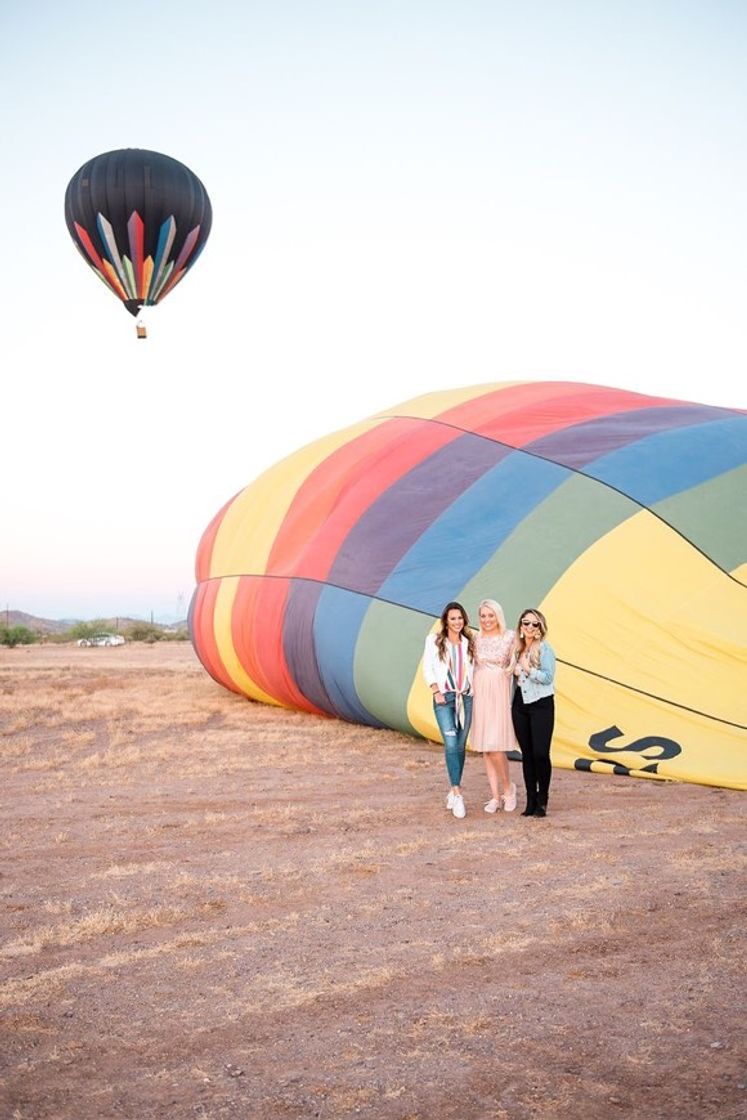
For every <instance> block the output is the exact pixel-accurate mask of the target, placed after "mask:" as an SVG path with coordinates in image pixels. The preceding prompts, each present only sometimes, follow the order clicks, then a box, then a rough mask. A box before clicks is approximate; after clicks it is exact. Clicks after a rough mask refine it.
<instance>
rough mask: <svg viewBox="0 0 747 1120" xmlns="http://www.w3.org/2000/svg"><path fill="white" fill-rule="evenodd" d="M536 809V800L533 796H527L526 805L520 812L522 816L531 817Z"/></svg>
mask: <svg viewBox="0 0 747 1120" xmlns="http://www.w3.org/2000/svg"><path fill="white" fill-rule="evenodd" d="M536 811H537V800H536V798H534V797H529V796H527V807H526V809H525V810H524V812H523V813H522V814H521V815H522V817H533V816H534V814H535V812H536Z"/></svg>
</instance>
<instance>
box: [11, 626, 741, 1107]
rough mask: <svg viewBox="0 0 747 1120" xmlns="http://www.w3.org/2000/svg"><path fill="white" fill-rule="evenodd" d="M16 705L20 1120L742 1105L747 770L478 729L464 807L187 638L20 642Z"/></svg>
mask: <svg viewBox="0 0 747 1120" xmlns="http://www.w3.org/2000/svg"><path fill="white" fill-rule="evenodd" d="M0 729H1V737H0V743H1V744H2V764H3V796H2V833H1V838H2V846H3V856H2V862H1V864H0V870H1V878H0V891H1V893H2V928H1V932H2V948H1V949H0V970H1V971H0V1116H2V1117H3V1120H5V1118H7V1120H47V1118H49V1120H52V1118H54V1120H108V1118H110V1117H111V1118H115V1117H126V1118H130V1120H150V1118H155V1117H158V1118H160V1117H168V1118H169V1120H186V1118H194V1117H207V1118H210V1120H223V1118H231V1120H233V1118H237V1120H239V1118H240V1120H245V1118H255V1117H256V1118H259V1120H271V1118H272V1120H291V1118H293V1120H297V1118H298V1120H300V1118H320V1120H333V1118H341V1117H357V1116H367V1117H373V1118H375V1120H379V1118H381V1120H421V1118H423V1120H425V1118H428V1120H441V1118H454V1120H472V1118H474V1120H478V1118H479V1120H483V1118H485V1120H488V1118H491V1120H492V1118H495V1120H530V1118H531V1120H533V1118H540V1120H541V1118H548V1117H553V1118H556V1117H557V1118H563V1120H566V1118H567V1120H571V1118H572V1120H600V1118H606V1117H613V1118H614V1117H617V1116H620V1117H628V1116H630V1117H633V1116H635V1117H637V1118H643V1120H654V1118H658V1117H661V1118H662V1120H664V1118H666V1120H682V1118H685V1117H699V1118H704V1117H714V1118H716V1117H718V1118H719V1120H729V1118H732V1117H733V1118H736V1117H737V1116H744V1115H745V1112H746V1111H747V1070H746V1069H745V1065H744V987H743V981H744V962H745V953H744V945H745V942H744V936H745V924H744V863H743V862H741V859H740V840H741V839H743V835H744V799H743V797H744V795H742V794H740V793H738V792H734V791H730V790H720V789H711V788H706V787H700V786H694V785H684V784H676V783H663V782H658V781H646V780H640V779H634V778H626V777H616V776H612V775H609V776H607V775H598V774H591V773H575V772H569V771H561V770H556V771H555V774H554V781H553V789H552V792H551V802H550V811H549V815H548V817H547V818H546V819H545V820H538V819H535V818H524V817H522V816H521V815H520V813H519V812H516V813H512V814H509V813H498V814H496V815H495V816H493V817H490V816H487V815H486V814H485V813H484V812H483V811H482V805H483V803H484V801H485V800H487V796H488V792H487V784H486V781H485V777H484V773H483V769H482V762H481V760H480V759H479V758H477V757H475V756H474V755H471V756H470V757H469V758H468V760H467V769H466V779H465V787H466V801H467V807H468V815H467V817H466V819H465V820H463V821H457V820H455V819H454V818H453V817H452V816H451V814H448V813H446V812H445V810H444V796H445V793H446V780H445V773H444V767H443V761H442V756H441V752H440V750H439V748H438V747H437V746H435V745H431V744H427V743H424V742H421V741H418V740H413V739H409V738H407V737H405V736H403V735H399V734H396V733H393V732H381V731H372V730H370V729H367V728H363V727H357V726H353V725H350V724H346V723H342V722H338V721H336V720H331V719H322V718H318V717H313V716H308V715H302V714H299V713H294V712H288V711H284V710H281V709H275V708H269V707H264V706H261V705H258V704H252V703H249V702H247V701H246V700H243V699H241V698H240V697H238V696H234V695H232V694H230V693H227V692H225V691H224V690H222V689H221V688H219V687H218V686H217V685H216V684H215V683H214V682H213V681H212V680H211V679H210V678H209V677H208V676H207V675H206V674H205V673H204V671H203V670H202V668H201V666H200V665H199V664H198V662H197V661H196V659H195V657H194V654H193V653H192V650H191V648H190V647H189V646H188V645H186V644H170V645H155V646H152V647H151V646H145V645H128V646H125V647H122V648H117V649H96V648H93V649H77V648H75V647H72V646H52V645H44V646H37V647H28V648H22V649H15V650H2V651H1V652H0ZM512 769H513V770H514V776H515V777H516V778H517V780H520V773H519V771H520V768H519V766H518V765H517V764H512ZM519 808H521V804H520V806H519Z"/></svg>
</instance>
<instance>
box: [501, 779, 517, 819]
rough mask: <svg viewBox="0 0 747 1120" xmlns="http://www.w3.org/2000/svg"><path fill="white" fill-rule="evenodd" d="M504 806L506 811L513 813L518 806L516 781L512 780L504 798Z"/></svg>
mask: <svg viewBox="0 0 747 1120" xmlns="http://www.w3.org/2000/svg"><path fill="white" fill-rule="evenodd" d="M503 808H504V810H505V812H506V813H513V811H514V809H515V808H516V783H515V782H511V784H510V786H509V787H508V793H507V794H506V795H505V797H504V798H503Z"/></svg>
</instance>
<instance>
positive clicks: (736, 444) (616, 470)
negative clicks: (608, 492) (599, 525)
mask: <svg viewBox="0 0 747 1120" xmlns="http://www.w3.org/2000/svg"><path fill="white" fill-rule="evenodd" d="M745 462H747V416H734V415H732V416H731V417H730V418H729V419H728V420H719V421H716V422H715V423H710V424H699V425H697V426H694V427H690V428H677V429H676V430H670V431H667V432H659V433H658V434H657V435H652V436H649V437H648V438H646V439H642V440H638V441H637V442H635V443H633V444H630V445H628V446H627V447H621V448H619V449H618V450H617V451H613V452H612V453H611V454H609V455H604V456H602V458H601V459H598V460H597V461H596V462H595V463H593V464H589V465H587V466H586V467H585V468H584V474H586V475H588V476H589V477H591V478H597V479H599V481H600V482H606V483H609V485H610V486H614V487H615V488H616V489H618V490H621V491H622V492H623V493H624V494H627V495H629V496H630V497H631V498H633V499H635V501H637V502H640V503H641V505H644V506H652V505H654V503H656V502H660V501H662V500H663V499H664V498H669V497H671V496H672V495H673V494H679V493H682V492H683V491H684V490H690V489H691V488H692V487H693V486H699V485H700V484H701V483H702V482H706V481H708V480H709V479H712V478H715V477H716V476H717V475H720V474H724V473H725V472H726V471H730V470H733V469H734V468H735V467H739V466H741V465H742V464H743V463H745Z"/></svg>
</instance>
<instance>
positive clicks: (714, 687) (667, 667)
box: [537, 510, 747, 724]
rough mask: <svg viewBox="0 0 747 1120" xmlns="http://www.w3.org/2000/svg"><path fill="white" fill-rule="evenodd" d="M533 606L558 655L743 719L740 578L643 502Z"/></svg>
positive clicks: (745, 609) (746, 715)
mask: <svg viewBox="0 0 747 1120" xmlns="http://www.w3.org/2000/svg"><path fill="white" fill-rule="evenodd" d="M537 547H538V548H542V542H541V541H540V542H539V543H538V546H537ZM541 609H542V610H543V611H545V613H546V614H547V618H548V623H549V625H550V628H551V633H550V641H551V642H552V630H553V629H555V630H556V632H558V633H561V634H562V635H563V645H562V648H556V653H557V654H558V656H559V657H560V658H562V659H563V661H565V662H569V663H571V664H573V665H580V666H583V667H585V668H589V669H591V670H593V671H594V672H596V673H599V674H601V675H602V676H605V677H611V678H612V679H614V680H617V681H622V682H624V683H625V684H627V685H630V686H631V687H633V688H636V689H640V690H641V691H642V692H645V693H649V694H652V695H654V696H660V697H663V698H665V699H667V700H670V701H673V702H674V703H676V704H681V705H684V706H686V707H690V708H695V709H697V710H698V711H702V712H708V713H710V714H712V715H715V716H722V717H723V718H728V719H730V720H731V721H735V722H737V723H741V724H747V689H745V687H744V683H743V682H744V679H747V672H746V670H747V664H745V661H744V649H743V646H742V645H741V643H742V641H743V636H744V634H745V632H747V596H745V594H744V588H743V587H741V586H740V585H739V584H737V583H735V582H734V580H732V579H730V578H729V577H728V576H727V575H725V573H723V572H722V571H720V569H718V568H716V567H715V566H714V564H713V563H712V562H710V561H709V560H708V559H707V558H706V557H705V556H704V555H703V554H702V553H700V552H698V551H697V550H696V549H694V548H693V547H692V546H691V545H690V544H689V543H688V542H687V541H685V540H684V539H683V538H682V537H680V536H679V535H678V534H677V533H674V532H673V531H672V530H671V528H669V527H668V526H667V525H665V524H664V523H663V522H662V521H661V520H659V518H657V517H655V516H654V515H653V514H651V513H649V512H648V511H647V510H643V511H642V512H641V513H639V514H637V515H636V516H635V517H632V518H630V519H629V520H628V521H625V522H623V523H622V524H620V525H618V526H617V527H616V528H615V529H613V530H612V531H611V532H609V533H607V534H606V535H605V536H604V537H601V538H600V539H599V540H597V541H596V542H595V543H594V544H593V545H592V546H591V547H590V548H588V549H587V550H586V551H585V552H584V553H583V555H582V556H580V557H579V558H578V559H577V560H576V561H575V563H574V564H572V565H571V567H570V568H568V569H567V570H566V572H565V573H564V574H563V575H562V576H561V578H560V579H559V580H558V582H557V583H556V584H555V586H554V587H553V588H552V590H551V591H550V592H549V594H548V595H547V596H546V597H545V599H544V602H543V603H542V604H541ZM631 650H634V651H635V652H634V656H633V657H631V653H630V651H631Z"/></svg>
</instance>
